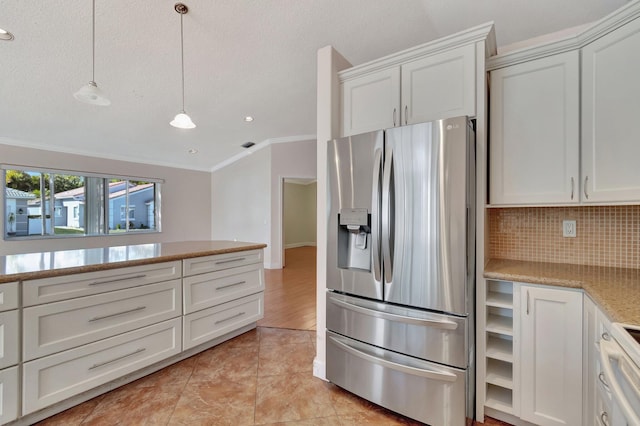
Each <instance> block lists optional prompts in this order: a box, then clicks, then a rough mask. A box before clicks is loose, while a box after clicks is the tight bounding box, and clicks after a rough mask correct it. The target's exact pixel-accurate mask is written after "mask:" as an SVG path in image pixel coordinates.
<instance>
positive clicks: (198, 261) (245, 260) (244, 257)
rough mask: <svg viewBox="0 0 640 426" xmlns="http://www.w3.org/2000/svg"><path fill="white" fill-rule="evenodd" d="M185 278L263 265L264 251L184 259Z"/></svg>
mask: <svg viewBox="0 0 640 426" xmlns="http://www.w3.org/2000/svg"><path fill="white" fill-rule="evenodd" d="M182 262H183V268H184V276H185V277H189V276H191V275H197V274H205V273H207V272H215V271H220V270H223V269H229V268H235V267H236V266H244V265H251V264H253V263H262V250H251V251H240V252H236V253H225V254H217V255H214V256H203V257H194V258H191V259H184V260H183V261H182Z"/></svg>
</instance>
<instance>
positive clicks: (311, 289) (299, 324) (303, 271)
mask: <svg viewBox="0 0 640 426" xmlns="http://www.w3.org/2000/svg"><path fill="white" fill-rule="evenodd" d="M285 260H286V264H285V267H284V268H282V269H265V271H264V277H265V292H264V306H265V312H264V318H263V319H261V320H260V321H258V326H260V327H273V328H288V329H294V330H315V329H316V248H315V247H311V246H304V247H296V248H290V249H286V250H285Z"/></svg>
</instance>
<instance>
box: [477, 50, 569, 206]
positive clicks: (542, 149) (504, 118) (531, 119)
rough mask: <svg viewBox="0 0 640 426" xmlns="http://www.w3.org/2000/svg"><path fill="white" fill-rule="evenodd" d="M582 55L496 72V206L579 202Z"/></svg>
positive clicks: (493, 174) (493, 185) (492, 152)
mask: <svg viewBox="0 0 640 426" xmlns="http://www.w3.org/2000/svg"><path fill="white" fill-rule="evenodd" d="M579 90H580V79H579V56H578V52H577V51H576V52H568V53H563V54H559V55H554V56H550V57H546V58H542V59H537V60H535V61H530V62H525V63H521V64H517V65H513V66H510V67H506V68H501V69H498V70H495V71H492V72H491V122H490V129H489V131H490V137H491V144H490V153H489V156H490V167H491V170H490V192H489V198H490V202H491V204H553V203H577V202H578V201H579V199H580V197H579V180H580V178H579V175H578V173H579V160H580V145H579V144H580V139H579V138H580V135H579V129H580V117H579V107H580V102H579V99H580V98H579V96H580V94H579Z"/></svg>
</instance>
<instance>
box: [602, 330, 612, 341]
mask: <svg viewBox="0 0 640 426" xmlns="http://www.w3.org/2000/svg"><path fill="white" fill-rule="evenodd" d="M602 339H603V340H606V341H607V342H608V341H609V340H611V336H609V333H607V332H606V331H605V332H604V333H602Z"/></svg>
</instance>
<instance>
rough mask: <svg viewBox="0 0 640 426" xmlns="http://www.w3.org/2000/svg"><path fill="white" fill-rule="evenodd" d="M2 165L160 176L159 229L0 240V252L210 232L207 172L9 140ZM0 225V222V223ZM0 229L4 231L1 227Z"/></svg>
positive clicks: (201, 236)
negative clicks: (11, 143)
mask: <svg viewBox="0 0 640 426" xmlns="http://www.w3.org/2000/svg"><path fill="white" fill-rule="evenodd" d="M0 161H1V162H2V164H11V165H18V166H25V167H26V168H34V169H37V168H48V169H60V170H70V171H78V172H79V174H81V172H91V173H100V174H107V175H108V174H114V175H124V176H132V177H144V178H155V179H164V180H165V183H164V184H162V194H161V196H162V232H161V233H152V234H151V233H150V234H131V235H123V234H118V235H111V236H101V237H100V236H96V237H82V238H72V237H67V238H51V239H37V240H28V241H25V240H23V241H15V240H14V241H0V255H6V254H15V253H30V252H39V251H53V250H69V249H77V248H93V247H104V246H108V245H128V244H145V243H157V242H170V241H188V240H206V239H209V237H210V235H211V220H210V218H211V178H210V173H209V172H202V171H191V170H186V169H177V168H172V167H163V166H155V165H149V164H141V163H133V162H127V161H118V160H108V159H104V158H97V157H88V156H83V155H74V154H65V153H60V152H53V151H45V150H40V149H33V148H23V147H17V146H12V145H0ZM0 226H2V225H0ZM1 231H2V232H4V230H1Z"/></svg>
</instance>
